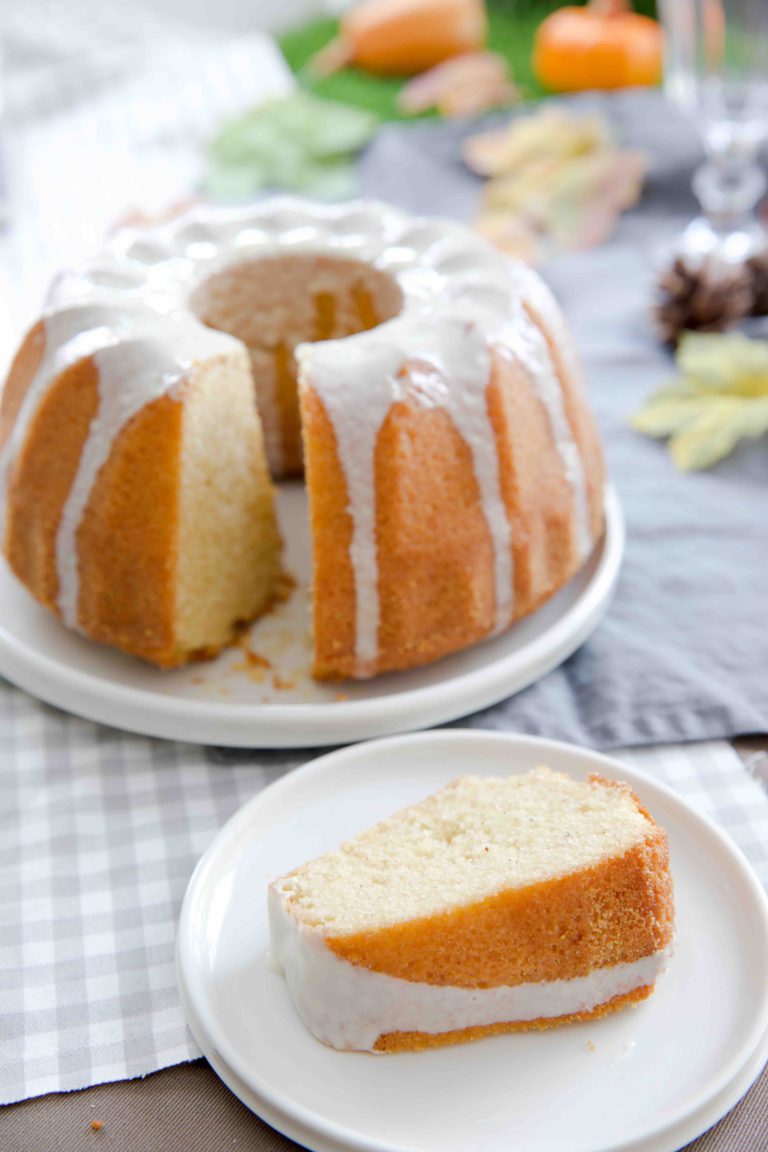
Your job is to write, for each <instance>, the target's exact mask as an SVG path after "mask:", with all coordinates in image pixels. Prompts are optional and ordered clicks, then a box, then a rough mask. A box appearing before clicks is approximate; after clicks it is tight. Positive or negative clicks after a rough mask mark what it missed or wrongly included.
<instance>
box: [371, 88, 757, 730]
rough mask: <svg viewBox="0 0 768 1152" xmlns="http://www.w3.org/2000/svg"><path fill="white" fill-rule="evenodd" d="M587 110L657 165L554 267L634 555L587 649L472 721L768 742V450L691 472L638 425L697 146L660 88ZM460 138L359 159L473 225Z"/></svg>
mask: <svg viewBox="0 0 768 1152" xmlns="http://www.w3.org/2000/svg"><path fill="white" fill-rule="evenodd" d="M576 103H577V104H579V105H580V106H583V107H585V108H594V107H598V108H601V109H602V110H603V111H605V113H606V114H607V115H608V116H609V118H610V119H611V121H612V122H613V123H614V124H615V126H616V128H617V130H618V132H619V134H620V136H621V137H622V138H623V139H624V141H625V142H626V143H627V144H628V145H631V146H633V147H641V148H644V149H647V151H648V152H649V153H650V155H651V160H652V165H651V172H650V177H649V181H648V186H647V189H646V193H645V195H644V197H643V200H642V203H641V204H640V205H639V207H638V208H637V209H636V210H635V211H633V212H631V213H629V214H628V215H627V216H626V217H625V218H624V219H623V220H622V222H621V224H620V226H619V229H618V231H617V233H616V235H615V237H614V238H613V239H612V240H611V241H610V242H609V243H608V244H606V245H604V246H603V247H601V248H598V249H593V250H592V251H589V252H585V253H579V254H576V255H568V256H566V257H563V258H560V259H558V260H557V261H554V262H552V263H551V264H550V265H549V266H548V267H547V268H546V269H545V274H546V277H547V279H548V280H549V282H550V284H551V285H552V287H553V288H554V290H555V292H556V294H557V296H558V297H559V299H560V301H561V303H562V305H563V307H564V309H565V311H566V314H567V315H568V318H569V320H570V323H571V327H572V328H573V331H574V335H575V337H576V341H577V344H578V345H579V348H580V350H581V354H582V358H583V361H584V365H585V369H586V375H587V378H588V381H589V387H590V395H591V401H592V404H593V406H594V408H595V411H596V413H597V416H598V419H599V422H600V426H601V429H602V434H603V439H604V443H605V447H606V452H607V456H608V464H609V469H610V475H611V479H612V481H613V483H614V484H615V486H616V488H617V489H618V492H619V496H620V499H621V502H622V504H623V507H624V512H625V516H626V520H627V528H628V547H627V553H626V559H625V563H624V568H623V572H622V576H621V580H620V585H619V588H618V591H617V594H616V598H615V600H614V603H613V605H612V607H611V608H610V610H609V612H608V615H607V616H606V618H605V620H604V621H603V623H602V624H601V625H600V627H599V628H598V629H597V631H596V632H595V633H594V635H593V636H592V637H591V639H590V640H589V641H588V643H587V644H585V645H584V647H583V648H582V649H581V650H580V651H579V652H578V653H576V654H575V655H574V656H573V657H571V659H569V660H568V661H567V662H566V663H565V664H564V665H563V666H562V667H561V668H559V669H558V670H556V671H555V672H552V673H550V674H549V675H548V676H546V677H544V679H543V680H541V681H540V682H539V683H538V684H536V685H534V686H533V687H531V688H529V689H527V690H526V691H524V692H522V693H520V694H519V695H517V696H514V697H512V698H511V699H509V700H507V701H505V702H503V703H501V704H499V705H496V706H495V707H493V708H489V709H486V710H485V711H483V712H481V713H478V714H477V715H476V716H474V717H472V718H470V720H469V723H470V724H473V725H476V726H478V727H483V728H504V729H512V730H516V731H521V732H529V733H541V734H542V735H546V736H550V737H559V738H561V739H564V740H572V741H576V742H578V743H584V744H591V745H595V746H598V747H615V746H619V745H629V744H655V743H660V742H674V741H680V740H704V739H710V738H716V737H732V736H736V735H738V734H743V733H747V732H751V731H763V732H764V731H768V629H767V628H766V601H767V600H768V443H766V441H765V440H762V441H757V442H750V443H748V444H746V445H744V446H742V447H740V448H739V449H738V450H737V451H736V453H735V454H734V455H733V456H732V457H731V458H730V459H729V460H727V461H725V462H723V463H722V464H720V465H718V466H717V467H716V468H714V469H713V470H712V471H710V472H706V473H699V474H693V475H681V474H680V473H678V472H677V471H676V470H675V468H674V466H673V465H672V463H671V461H670V459H669V457H668V455H667V453H666V451H665V448H664V447H663V445H662V444H659V443H655V442H653V441H650V440H647V439H645V438H643V437H641V436H639V435H637V434H636V433H635V432H633V431H632V430H631V429H630V428H629V427H628V426H627V420H628V417H629V415H630V414H631V413H632V412H634V411H635V410H636V409H637V408H638V407H639V406H640V404H641V403H642V401H643V399H644V398H645V397H646V396H647V395H648V394H649V393H650V392H651V391H652V390H654V389H655V388H657V387H659V386H660V385H661V384H662V383H664V381H665V380H666V379H667V378H669V377H670V375H671V374H672V373H673V370H674V366H673V364H672V361H671V358H670V356H669V355H668V353H667V352H665V351H664V350H663V349H662V348H661V347H660V346H659V344H658V342H657V341H656V339H655V337H654V335H653V332H652V329H651V326H650V322H649V305H650V302H651V299H652V294H653V285H654V279H655V275H656V271H657V262H658V258H659V254H660V249H661V248H662V245H663V244H664V243H665V242H667V241H670V240H671V239H672V238H673V237H674V235H675V234H676V232H677V231H679V230H680V228H681V227H682V226H683V225H684V223H685V222H686V220H687V219H688V218H690V217H691V216H692V215H693V214H694V213H695V210H696V204H695V201H694V199H693V196H692V194H691V192H690V179H691V175H692V171H693V168H694V167H695V165H696V163H698V161H699V160H700V152H699V148H698V145H697V142H696V137H695V134H694V133H693V131H692V130H691V129H690V128H689V127H688V126H687V125H686V124H684V123H683V122H682V120H681V119H680V118H679V117H678V116H676V115H675V114H674V113H673V112H672V111H671V110H670V108H669V107H668V106H667V105H666V104H665V102H664V100H663V98H662V96H661V95H660V94H659V93H656V92H627V93H622V94H620V95H616V96H612V97H609V98H605V97H602V98H601V97H598V96H588V97H583V98H577V100H576ZM523 114H524V113H523ZM466 131H467V129H466V128H465V127H463V126H460V125H459V126H457V125H444V124H437V123H435V124H432V123H427V124H423V123H422V124H418V125H409V126H405V127H399V126H397V127H391V128H387V129H385V130H384V131H383V132H382V133H381V135H380V136H379V137H378V138H377V139H376V141H375V142H374V143H373V145H372V146H371V147H370V149H369V150H368V152H367V154H366V155H365V157H364V158H363V161H362V165H361V180H362V189H363V193H364V194H365V195H367V196H375V197H379V198H381V199H385V200H388V201H390V202H392V203H394V204H397V205H399V206H400V207H403V208H406V209H408V210H410V211H416V212H425V213H432V214H438V215H445V216H453V217H456V218H459V219H464V220H467V219H469V218H470V217H471V215H472V212H473V209H474V205H475V203H476V200H477V196H478V192H479V187H480V182H479V181H478V180H477V179H476V178H475V177H474V176H472V175H471V174H470V173H469V172H468V170H467V169H466V168H465V167H464V165H463V163H462V161H461V158H460V150H459V147H458V144H459V141H460V140H461V137H462V136H463V135H464V134H465V132H466ZM461 724H463V725H466V724H467V720H462V721H461Z"/></svg>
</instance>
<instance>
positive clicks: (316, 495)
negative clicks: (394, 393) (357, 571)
mask: <svg viewBox="0 0 768 1152" xmlns="http://www.w3.org/2000/svg"><path fill="white" fill-rule="evenodd" d="M300 399H301V413H302V420H303V428H304V444H305V460H306V468H307V493H308V496H309V523H310V532H311V534H312V545H313V547H312V553H313V558H312V580H313V614H314V616H313V619H314V634H315V665H314V668H313V673H314V675H315V676H316V677H318V678H320V679H323V678H326V677H330V678H332V677H334V676H344V675H352V673H353V670H354V649H355V578H354V573H353V570H352V561H351V559H350V554H349V549H350V545H351V543H352V517H351V516H350V513H349V503H348V498H347V486H346V482H345V480H344V473H343V470H342V467H341V461H340V460H339V454H338V451H337V448H336V437H335V435H334V432H333V425H332V424H331V421H330V418H329V416H328V414H327V412H326V410H325V406H324V404H323V402H322V400H321V399H320V397H319V396H318V395H317V393H316V392H314V391H312V390H311V389H308V388H302V389H301V394H300ZM307 446H311V451H310V450H309V449H308V447H307Z"/></svg>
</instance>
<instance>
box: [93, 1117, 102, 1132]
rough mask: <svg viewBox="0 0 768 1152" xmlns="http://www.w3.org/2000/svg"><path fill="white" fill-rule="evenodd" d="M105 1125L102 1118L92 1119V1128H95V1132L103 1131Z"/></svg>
mask: <svg viewBox="0 0 768 1152" xmlns="http://www.w3.org/2000/svg"><path fill="white" fill-rule="evenodd" d="M103 1127H104V1125H103V1124H102V1122H101V1120H91V1128H93V1130H94V1132H101V1130H102V1128H103Z"/></svg>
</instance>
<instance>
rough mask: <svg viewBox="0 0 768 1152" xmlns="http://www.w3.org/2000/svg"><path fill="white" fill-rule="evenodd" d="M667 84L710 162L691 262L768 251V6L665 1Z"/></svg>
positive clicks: (686, 245)
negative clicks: (766, 170)
mask: <svg viewBox="0 0 768 1152" xmlns="http://www.w3.org/2000/svg"><path fill="white" fill-rule="evenodd" d="M659 7H660V13H661V18H662V23H663V26H664V37H665V66H664V83H665V90H666V92H667V95H668V97H669V98H670V99H671V100H672V101H673V102H674V103H675V104H676V105H677V106H678V107H679V108H681V109H682V110H683V111H684V112H685V113H686V114H687V115H688V116H689V117H690V118H691V119H692V121H693V122H694V124H695V125H696V127H697V129H698V131H699V133H700V135H701V139H702V142H703V144H704V149H705V152H706V162H705V163H704V164H703V165H702V166H701V168H699V170H698V171H697V172H696V174H695V176H694V180H693V190H694V192H695V193H696V196H697V197H698V200H699V203H700V204H701V207H702V210H703V215H702V216H700V217H699V218H698V219H696V220H694V221H692V223H691V224H690V225H689V226H688V228H687V229H686V230H685V232H684V234H683V236H682V239H681V245H680V248H681V251H682V254H683V255H684V256H689V257H694V258H696V257H698V258H704V257H705V256H708V255H710V254H717V255H718V256H720V257H721V258H723V259H725V260H728V261H733V262H734V263H736V262H739V261H743V260H745V259H747V258H749V257H750V256H752V255H754V254H755V253H756V252H758V251H762V250H764V249H765V248H766V246H768V236H767V235H766V230H765V228H764V226H763V225H762V224H761V222H760V221H759V219H758V218H757V216H756V215H755V206H756V204H757V202H758V201H759V200H760V198H761V196H762V195H763V193H764V192H765V190H766V186H767V184H766V178H765V175H764V174H763V172H762V170H761V168H760V166H759V164H758V155H759V151H760V148H761V146H762V144H763V143H764V142H765V140H766V139H768V0H660V4H659Z"/></svg>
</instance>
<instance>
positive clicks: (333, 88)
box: [279, 0, 655, 120]
mask: <svg viewBox="0 0 768 1152" xmlns="http://www.w3.org/2000/svg"><path fill="white" fill-rule="evenodd" d="M560 7H562V3H560V2H558V0H489V2H488V4H487V8H488V17H489V26H490V33H489V47H490V48H491V49H492V50H493V51H494V52H500V53H501V54H502V55H503V56H506V58H507V59H508V60H509V62H510V64H511V66H512V74H513V76H514V78H515V82H516V83H517V85H518V87H519V88H520V91H521V93H522V95H523V98H524V99H526V100H534V99H537V98H538V97H541V96H544V95H546V91H545V89H544V88H542V87H541V85H540V84H539V83H538V81H537V80H536V77H535V76H534V75H533V70H532V68H531V53H532V48H533V39H534V36H535V33H536V29H537V28H538V26H539V24H540V23H541V21H542V20H543V19H544V17H545V16H547V15H548V13H550V12H552V11H553V10H554V9H555V8H560ZM635 8H636V9H637V11H638V12H645V13H647V14H650V15H655V4H654V3H653V0H638V2H636V3H635ZM337 32H338V24H337V22H336V21H335V20H316V21H313V22H312V23H311V24H305V25H303V26H302V27H301V28H296V29H295V30H292V31H290V32H287V33H286V34H285V35H283V36H282V37H281V38H280V39H279V44H280V47H281V48H282V50H283V53H284V54H285V58H286V60H287V61H288V64H289V65H290V67H291V68H292V69H293V71H294V72H295V73H296V75H297V77H298V78H299V81H300V82H301V83H302V84H303V85H304V86H305V87H306V88H308V89H309V90H310V91H312V92H314V93H316V95H318V96H325V97H327V98H328V99H330V100H340V101H342V102H343V103H346V104H353V105H356V106H357V107H360V108H366V109H368V110H369V111H371V112H375V113H376V115H377V116H379V117H381V119H382V120H401V119H403V116H402V114H401V113H400V112H398V109H397V94H398V92H399V91H400V89H401V87H402V85H403V81H402V80H393V79H390V78H381V77H377V76H370V75H368V74H367V73H365V72H361V71H360V70H359V69H358V68H347V69H345V70H344V71H343V72H339V73H337V74H336V75H335V76H327V77H322V78H319V77H316V76H313V75H312V73H311V71H310V69H309V68H308V64H309V61H310V60H311V59H312V57H313V56H314V55H315V53H316V52H319V50H320V49H321V48H324V47H325V45H326V44H327V43H328V42H329V41H330V40H332V39H333V37H334V36H335V35H336V34H337Z"/></svg>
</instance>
